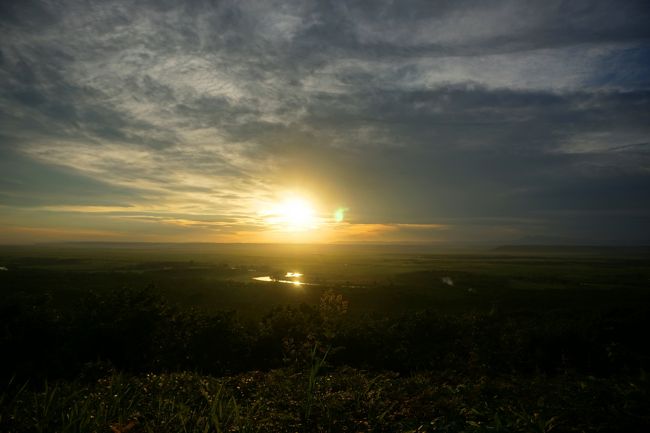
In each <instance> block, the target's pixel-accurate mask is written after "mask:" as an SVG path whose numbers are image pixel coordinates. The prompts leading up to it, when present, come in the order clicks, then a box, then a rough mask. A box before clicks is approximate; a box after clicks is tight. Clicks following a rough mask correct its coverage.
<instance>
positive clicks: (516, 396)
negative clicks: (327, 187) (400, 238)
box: [0, 244, 650, 432]
mask: <svg viewBox="0 0 650 433" xmlns="http://www.w3.org/2000/svg"><path fill="white" fill-rule="evenodd" d="M287 273H300V274H302V275H301V276H299V277H295V276H292V275H291V274H287ZM287 275H289V276H287ZM260 277H262V278H265V277H266V279H267V280H269V281H259V280H255V279H254V278H260ZM0 291H1V292H2V301H1V303H0V313H1V314H0V321H1V325H2V327H1V328H2V335H1V336H0V345H1V346H0V351H1V353H2V354H3V356H2V360H1V365H0V367H1V370H0V380H1V381H2V382H1V383H2V384H3V385H2V394H1V396H0V403H1V410H0V431H3V432H4V431H6V432H22V431H78V432H87V431H97V432H104V431H105V432H110V431H113V432H126V431H131V432H138V431H155V432H165V431H168V432H176V431H287V432H294V431H332V432H335V431H647V430H648V429H650V415H648V411H647V407H649V406H650V399H649V398H648V391H649V389H648V384H649V382H648V378H647V376H646V372H647V371H648V367H649V366H650V348H649V347H648V345H647V334H646V330H647V329H650V314H649V313H650V303H649V301H650V249H647V248H604V247H603V248H598V247H573V248H568V247H562V248H561V247H555V248H551V247H502V248H496V249H487V248H483V249H478V248H477V249H473V250H469V249H468V250H457V251H443V250H439V249H435V248H433V247H427V246H415V245H413V246H396V245H365V246H358V245H250V244H233V245H213V244H187V245H184V244H174V245H170V244H58V245H54V244H52V245H38V246H4V247H0Z"/></svg>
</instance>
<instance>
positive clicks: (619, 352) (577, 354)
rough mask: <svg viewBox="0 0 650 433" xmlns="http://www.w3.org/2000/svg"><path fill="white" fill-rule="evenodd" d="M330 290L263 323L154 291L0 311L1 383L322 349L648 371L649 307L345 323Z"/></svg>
mask: <svg viewBox="0 0 650 433" xmlns="http://www.w3.org/2000/svg"><path fill="white" fill-rule="evenodd" d="M346 311H347V303H346V301H345V300H344V299H343V298H342V297H341V296H340V295H337V294H335V293H334V292H326V293H325V294H324V295H323V297H322V298H321V301H320V304H318V305H307V304H304V305H300V306H294V307H282V308H275V309H272V310H270V311H269V312H268V313H267V314H266V315H265V316H264V317H262V318H261V319H260V320H251V319H245V318H242V317H240V316H239V315H238V314H236V313H234V312H214V313H206V312H198V311H195V310H191V309H184V308H179V307H175V306H173V305H170V304H169V303H168V302H166V301H165V299H164V298H162V297H160V296H159V295H157V294H156V292H155V290H152V289H143V290H129V289H123V290H119V291H114V292H109V293H102V294H96V293H90V294H86V295H83V296H80V297H79V298H78V299H77V301H75V303H74V305H73V306H71V307H69V308H65V309H59V308H56V307H55V306H54V305H53V303H52V302H51V299H50V298H49V297H48V296H46V295H13V296H11V297H8V298H5V299H4V300H3V301H2V305H1V307H0V322H1V323H0V330H1V332H2V334H1V335H0V352H1V353H3V356H2V357H1V358H0V362H1V363H2V365H1V366H0V372H1V374H2V375H3V376H4V377H3V378H2V379H3V381H4V383H6V381H7V380H10V379H11V378H13V379H14V380H16V379H18V380H27V379H29V380H30V381H32V383H34V382H38V381H39V380H44V379H48V380H49V379H57V378H62V379H69V378H77V379H78V378H82V379H83V378H87V379H88V380H95V379H96V378H97V377H101V376H102V375H105V374H107V373H109V372H110V371H123V372H129V373H148V372H173V371H196V372H199V373H204V374H210V375H219V376H220V375H227V374H234V373H239V372H246V371H251V370H269V369H273V368H279V367H283V366H291V365H294V366H300V365H306V364H307V363H309V362H311V360H312V359H313V357H314V350H316V351H317V352H316V353H324V352H325V351H327V350H329V354H328V365H330V366H333V367H336V366H342V365H346V366H351V367H354V368H360V369H366V370H377V371H384V370H390V371H395V372H404V373H407V372H416V371H425V370H426V371H453V372H457V373H468V374H469V373H478V374H487V375H503V374H507V375H508V374H524V375H525V374H529V373H530V374H539V373H543V374H548V375H553V374H564V373H580V374H588V375H593V376H609V375H614V374H633V375H635V374H638V373H639V372H641V371H644V370H645V371H647V370H648V367H650V347H649V346H648V345H647V344H646V338H645V336H644V332H645V331H644V330H647V329H650V314H648V313H649V312H650V311H649V308H648V307H647V306H645V305H638V306H637V307H615V306H611V307H607V308H605V307H604V308H602V309H599V310H597V311H590V312H584V311H583V312H581V313H579V314H576V311H577V310H576V307H574V306H567V307H566V308H561V309H553V310H550V311H548V310H547V311H538V310H535V309H534V308H531V309H529V310H522V309H517V310H510V311H505V310H504V311H483V312H465V313H461V314H459V313H456V314H444V313H441V312H439V311H436V312H434V311H427V310H423V311H420V312H414V313H409V314H405V315H402V316H399V317H377V316H372V315H368V316H364V317H349V316H348V314H346Z"/></svg>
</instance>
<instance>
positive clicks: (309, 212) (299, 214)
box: [262, 197, 318, 232]
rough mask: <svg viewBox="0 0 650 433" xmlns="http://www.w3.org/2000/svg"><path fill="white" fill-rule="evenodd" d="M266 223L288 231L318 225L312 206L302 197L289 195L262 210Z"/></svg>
mask: <svg viewBox="0 0 650 433" xmlns="http://www.w3.org/2000/svg"><path fill="white" fill-rule="evenodd" d="M262 215H263V216H264V219H265V221H266V223H267V224H270V225H273V226H276V227H279V228H281V229H283V230H286V231H290V232H301V231H307V230H311V229H314V228H316V226H317V225H318V224H317V223H318V221H317V217H316V211H315V210H314V206H313V205H312V204H311V203H310V202H309V201H308V200H306V199H304V198H302V197H290V198H288V199H286V200H284V201H283V202H281V203H278V204H277V205H275V206H272V207H271V209H268V210H266V211H262Z"/></svg>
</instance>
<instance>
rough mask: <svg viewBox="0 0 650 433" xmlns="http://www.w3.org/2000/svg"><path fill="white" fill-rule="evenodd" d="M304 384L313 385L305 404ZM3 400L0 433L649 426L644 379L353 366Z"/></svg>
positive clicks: (120, 380) (143, 381) (164, 379)
mask: <svg viewBox="0 0 650 433" xmlns="http://www.w3.org/2000/svg"><path fill="white" fill-rule="evenodd" d="M308 384H310V385H308ZM306 386H308V387H309V386H311V389H309V391H310V393H308V394H307V395H305V392H304V390H305V387H306ZM309 396H311V397H309ZM0 398H2V402H3V404H2V409H1V411H0V415H1V418H0V430H1V431H3V432H6V433H11V432H80V433H81V432H113V433H126V432H127V431H128V432H132V433H135V432H157V433H166V432H169V433H172V432H174V433H175V432H197V433H198V432H226V431H237V432H253V431H264V432H266V431H274V432H296V431H306V432H337V431H356V432H391V431H405V432H406V431H412V432H429V431H430V432H433V431H452V432H495V431H496V432H540V433H541V432H544V433H546V432H550V431H557V432H597V431H626V432H634V431H643V429H647V428H648V427H650V414H648V412H647V411H646V406H645V403H646V402H647V401H648V400H647V398H648V383H647V380H646V379H645V378H642V377H637V378H626V379H625V380H622V379H618V380H612V379H597V378H594V377H589V376H586V377H582V376H563V377H555V378H548V377H543V376H533V377H518V378H516V379H513V378H512V377H486V376H476V377H465V378H459V377H458V376H455V375H453V374H451V373H450V372H447V373H440V374H432V373H418V374H414V375H408V376H400V375H396V374H395V373H388V372H387V373H369V372H365V371H361V370H354V369H349V368H343V369H336V370H329V371H327V372H323V373H322V374H319V375H315V374H314V373H313V371H308V370H305V371H296V370H293V369H281V370H272V371H270V372H266V373H262V372H250V373H246V374H242V375H236V376H227V377H222V378H214V377H209V376H203V375H198V374H194V373H174V374H147V375H141V376H126V375H123V374H116V375H112V376H108V377H105V378H102V379H99V380H98V381H96V382H94V383H81V382H76V381H73V382H64V381H61V382H55V383H51V384H48V385H47V386H46V387H44V388H42V389H36V390H35V389H30V388H29V387H28V386H27V387H24V386H23V387H18V388H16V389H14V388H12V387H8V388H7V389H5V391H3V393H2V394H1V396H0ZM308 401H309V403H308V404H309V405H311V406H310V412H309V416H308V417H306V416H305V412H304V411H305V409H306V408H307V406H306V404H307V402H308ZM646 431H647V430H646Z"/></svg>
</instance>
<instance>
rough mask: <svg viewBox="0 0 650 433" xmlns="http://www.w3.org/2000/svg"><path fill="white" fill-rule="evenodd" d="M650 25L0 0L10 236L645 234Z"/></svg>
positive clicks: (579, 238) (541, 7)
mask: <svg viewBox="0 0 650 433" xmlns="http://www.w3.org/2000/svg"><path fill="white" fill-rule="evenodd" d="M648 23H650V3H649V2H648V1H634V0H625V1H617V0H612V1H599V0H593V1H581V0H573V1H554V0H545V1H534V2H531V1H521V0H510V1H478V0H477V1H465V0H454V1H435V0H433V1H423V0H422V1H417V0H415V1H410V0H403V1H383V0H371V1H370V0H369V1H309V0H302V1H272V0H269V1H234V0H233V1H199V0H193V1H185V2H184V1H180V0H174V1H165V0H151V1H145V0H139V1H126V0H116V1H113V0H102V1H88V0H85V1H76V0H57V1H32V0H20V1H7V0H3V1H1V2H0V35H1V37H0V243H5V244H8V243H34V242H53V241H152V242H424V243H441V244H446V243H451V244H453V243H461V242H464V243H467V242H470V243H471V242H479V243H481V242H487V243H490V242H491V243H509V242H542V243H544V242H547V243H590V244H593V243H626V244H635V243H645V244H647V243H650V224H649V223H650V25H648ZM292 209H293V210H292Z"/></svg>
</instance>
